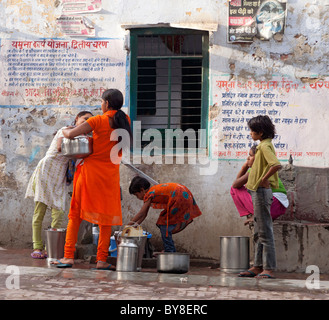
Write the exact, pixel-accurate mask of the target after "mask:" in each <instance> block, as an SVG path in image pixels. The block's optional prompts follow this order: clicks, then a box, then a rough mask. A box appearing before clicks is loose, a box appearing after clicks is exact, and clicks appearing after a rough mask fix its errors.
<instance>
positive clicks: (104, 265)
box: [96, 261, 115, 271]
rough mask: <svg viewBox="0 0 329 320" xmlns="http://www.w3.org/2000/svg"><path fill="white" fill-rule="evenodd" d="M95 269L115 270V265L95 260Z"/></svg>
mask: <svg viewBox="0 0 329 320" xmlns="http://www.w3.org/2000/svg"><path fill="white" fill-rule="evenodd" d="M96 269H99V270H113V271H115V266H112V265H111V264H109V263H107V262H104V261H97V264H96Z"/></svg>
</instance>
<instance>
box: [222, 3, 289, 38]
mask: <svg viewBox="0 0 329 320" xmlns="http://www.w3.org/2000/svg"><path fill="white" fill-rule="evenodd" d="M286 8H287V3H286V0H257V1H256V0H255V1H252V0H251V1H248V0H231V1H230V2H229V8H228V39H227V40H228V42H230V43H234V42H252V41H253V40H254V38H255V37H257V38H259V39H261V40H270V39H271V38H272V37H273V36H274V35H276V34H279V33H281V34H283V33H284V27H285V20H286Z"/></svg>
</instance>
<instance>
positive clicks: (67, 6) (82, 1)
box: [62, 0, 102, 15]
mask: <svg viewBox="0 0 329 320" xmlns="http://www.w3.org/2000/svg"><path fill="white" fill-rule="evenodd" d="M62 5H63V10H62V13H63V15H70V14H77V13H92V12H98V11H100V10H101V9H102V0H62Z"/></svg>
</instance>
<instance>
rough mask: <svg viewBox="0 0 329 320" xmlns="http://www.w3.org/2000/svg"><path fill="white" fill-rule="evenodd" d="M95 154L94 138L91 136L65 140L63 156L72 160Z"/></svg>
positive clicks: (63, 142)
mask: <svg viewBox="0 0 329 320" xmlns="http://www.w3.org/2000/svg"><path fill="white" fill-rule="evenodd" d="M92 152H93V138H92V137H90V136H77V137H75V138H74V139H67V138H63V140H62V154H63V155H64V156H66V157H68V158H72V159H82V158H85V157H88V156H89V155H90V154H92Z"/></svg>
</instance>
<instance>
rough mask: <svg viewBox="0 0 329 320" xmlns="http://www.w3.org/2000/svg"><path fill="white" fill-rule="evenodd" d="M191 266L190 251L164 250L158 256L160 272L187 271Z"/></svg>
mask: <svg viewBox="0 0 329 320" xmlns="http://www.w3.org/2000/svg"><path fill="white" fill-rule="evenodd" d="M189 267H190V255H189V254H188V253H178V252H163V253H159V254H158V256H157V270H158V272H166V273H186V272H188V270H189Z"/></svg>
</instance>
